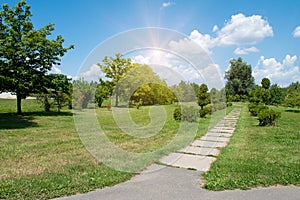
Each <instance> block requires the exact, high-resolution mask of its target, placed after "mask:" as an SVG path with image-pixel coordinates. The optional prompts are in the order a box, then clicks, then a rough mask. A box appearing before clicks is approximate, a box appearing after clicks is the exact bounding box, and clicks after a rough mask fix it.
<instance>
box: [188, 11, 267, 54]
mask: <svg viewBox="0 0 300 200" xmlns="http://www.w3.org/2000/svg"><path fill="white" fill-rule="evenodd" d="M213 32H215V33H216V35H217V36H216V37H212V36H210V35H209V34H203V33H200V32H199V31H198V30H193V31H192V32H191V33H190V36H189V38H190V39H192V40H194V41H195V42H196V43H198V44H199V45H200V46H201V47H202V48H203V49H204V50H205V51H206V52H208V53H211V49H212V48H214V47H216V46H249V45H255V44H257V43H259V42H260V41H262V40H263V39H264V38H266V37H271V36H273V29H272V27H271V26H270V25H269V23H268V21H267V20H265V19H263V18H262V16H260V15H252V16H245V15H244V14H241V13H240V14H236V15H232V16H231V19H230V20H229V21H228V22H226V23H225V25H224V26H223V27H222V28H221V29H219V27H218V26H217V25H215V26H214V27H213ZM257 51H258V49H256V48H255V47H248V48H244V49H240V48H237V49H236V54H247V53H250V52H257Z"/></svg>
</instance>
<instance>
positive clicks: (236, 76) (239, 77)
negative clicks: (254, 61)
mask: <svg viewBox="0 0 300 200" xmlns="http://www.w3.org/2000/svg"><path fill="white" fill-rule="evenodd" d="M225 78H226V79H227V83H226V86H225V88H226V91H227V95H232V96H234V95H236V94H238V95H239V96H242V95H248V94H249V92H250V91H251V89H252V88H253V87H254V78H253V76H252V69H251V65H247V63H245V62H243V60H242V58H238V59H237V60H235V59H232V60H231V61H230V69H229V70H228V71H226V72H225Z"/></svg>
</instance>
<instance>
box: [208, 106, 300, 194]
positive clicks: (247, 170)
mask: <svg viewBox="0 0 300 200" xmlns="http://www.w3.org/2000/svg"><path fill="white" fill-rule="evenodd" d="M273 109H275V110H279V111H281V118H280V119H279V120H278V122H277V124H276V126H274V127H272V126H271V127H260V126H258V120H257V119H256V118H255V117H252V116H250V114H249V112H248V109H247V106H246V105H244V107H243V109H242V112H241V116H240V119H239V121H238V125H237V128H236V131H235V133H234V135H233V137H232V138H231V141H230V143H229V145H228V146H227V147H225V148H223V149H222V151H221V154H220V155H219V156H218V159H217V161H216V162H214V163H213V164H212V166H211V169H210V170H209V171H208V172H206V173H205V174H204V179H205V182H206V184H205V186H204V187H205V188H207V189H210V190H225V189H237V188H241V189H249V188H251V187H258V186H271V185H291V184H295V185H300V111H299V110H296V109H287V108H283V107H278V108H276V107H274V108H273Z"/></svg>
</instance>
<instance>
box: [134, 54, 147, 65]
mask: <svg viewBox="0 0 300 200" xmlns="http://www.w3.org/2000/svg"><path fill="white" fill-rule="evenodd" d="M131 60H132V62H133V63H140V64H146V65H149V63H150V57H149V56H143V55H137V56H134V57H133V58H132V59H131Z"/></svg>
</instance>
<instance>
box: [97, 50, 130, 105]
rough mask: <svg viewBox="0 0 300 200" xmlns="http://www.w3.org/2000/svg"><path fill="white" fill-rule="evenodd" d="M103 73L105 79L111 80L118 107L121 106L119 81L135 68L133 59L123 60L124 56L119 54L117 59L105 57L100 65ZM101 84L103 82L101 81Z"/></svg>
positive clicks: (116, 56)
mask: <svg viewBox="0 0 300 200" xmlns="http://www.w3.org/2000/svg"><path fill="white" fill-rule="evenodd" d="M98 66H99V67H100V69H101V71H102V72H103V73H105V77H106V78H108V79H109V82H110V86H111V88H110V90H111V91H114V94H115V96H116V102H115V103H116V106H118V104H119V96H120V84H118V83H119V81H120V80H121V79H122V78H123V77H124V76H125V75H126V74H127V72H128V71H129V70H130V69H132V68H133V64H132V63H131V59H129V58H123V57H122V54H120V53H118V54H116V55H115V57H107V56H105V57H104V59H103V60H102V63H98ZM100 82H101V80H100Z"/></svg>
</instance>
